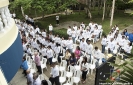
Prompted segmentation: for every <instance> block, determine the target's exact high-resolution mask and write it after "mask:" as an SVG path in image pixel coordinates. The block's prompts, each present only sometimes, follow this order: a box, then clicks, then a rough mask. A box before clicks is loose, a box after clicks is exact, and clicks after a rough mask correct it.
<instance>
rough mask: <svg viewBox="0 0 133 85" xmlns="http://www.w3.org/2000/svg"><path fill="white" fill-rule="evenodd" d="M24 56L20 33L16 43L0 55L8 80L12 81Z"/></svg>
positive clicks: (0, 63)
mask: <svg viewBox="0 0 133 85" xmlns="http://www.w3.org/2000/svg"><path fill="white" fill-rule="evenodd" d="M22 57H23V48H22V43H21V38H20V35H19V34H18V36H17V38H16V40H15V41H14V43H13V44H12V45H11V46H10V47H9V48H8V49H7V50H6V51H5V52H4V53H2V54H1V55H0V66H1V68H2V70H3V73H4V75H5V78H6V80H7V82H10V81H11V79H12V78H13V77H14V75H15V74H16V73H17V71H18V69H19V68H20V65H21V62H22Z"/></svg>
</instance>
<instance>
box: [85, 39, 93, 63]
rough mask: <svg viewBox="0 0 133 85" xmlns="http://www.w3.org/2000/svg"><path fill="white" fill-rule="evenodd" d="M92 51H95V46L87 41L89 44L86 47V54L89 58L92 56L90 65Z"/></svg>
mask: <svg viewBox="0 0 133 85" xmlns="http://www.w3.org/2000/svg"><path fill="white" fill-rule="evenodd" d="M92 51H93V45H92V44H91V41H90V40H88V39H87V44H86V46H85V53H86V55H87V56H88V55H89V56H90V57H89V63H90V62H91V56H92Z"/></svg>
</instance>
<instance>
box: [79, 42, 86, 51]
mask: <svg viewBox="0 0 133 85" xmlns="http://www.w3.org/2000/svg"><path fill="white" fill-rule="evenodd" d="M79 47H80V49H81V50H83V51H85V48H86V42H85V41H84V42H82V41H81V42H80V45H79Z"/></svg>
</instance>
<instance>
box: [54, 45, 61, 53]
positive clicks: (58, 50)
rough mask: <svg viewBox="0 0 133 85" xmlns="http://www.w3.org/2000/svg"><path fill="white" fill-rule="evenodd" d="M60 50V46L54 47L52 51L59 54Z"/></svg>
mask: <svg viewBox="0 0 133 85" xmlns="http://www.w3.org/2000/svg"><path fill="white" fill-rule="evenodd" d="M60 50H61V47H60V46H58V47H57V46H56V47H55V48H54V51H55V53H56V54H59V53H60Z"/></svg>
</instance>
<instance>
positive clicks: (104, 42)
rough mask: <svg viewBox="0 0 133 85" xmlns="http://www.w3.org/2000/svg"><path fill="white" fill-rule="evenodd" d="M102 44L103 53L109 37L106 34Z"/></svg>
mask: <svg viewBox="0 0 133 85" xmlns="http://www.w3.org/2000/svg"><path fill="white" fill-rule="evenodd" d="M101 45H102V53H104V52H105V46H106V45H107V37H106V35H104V36H103V38H102V40H101Z"/></svg>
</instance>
